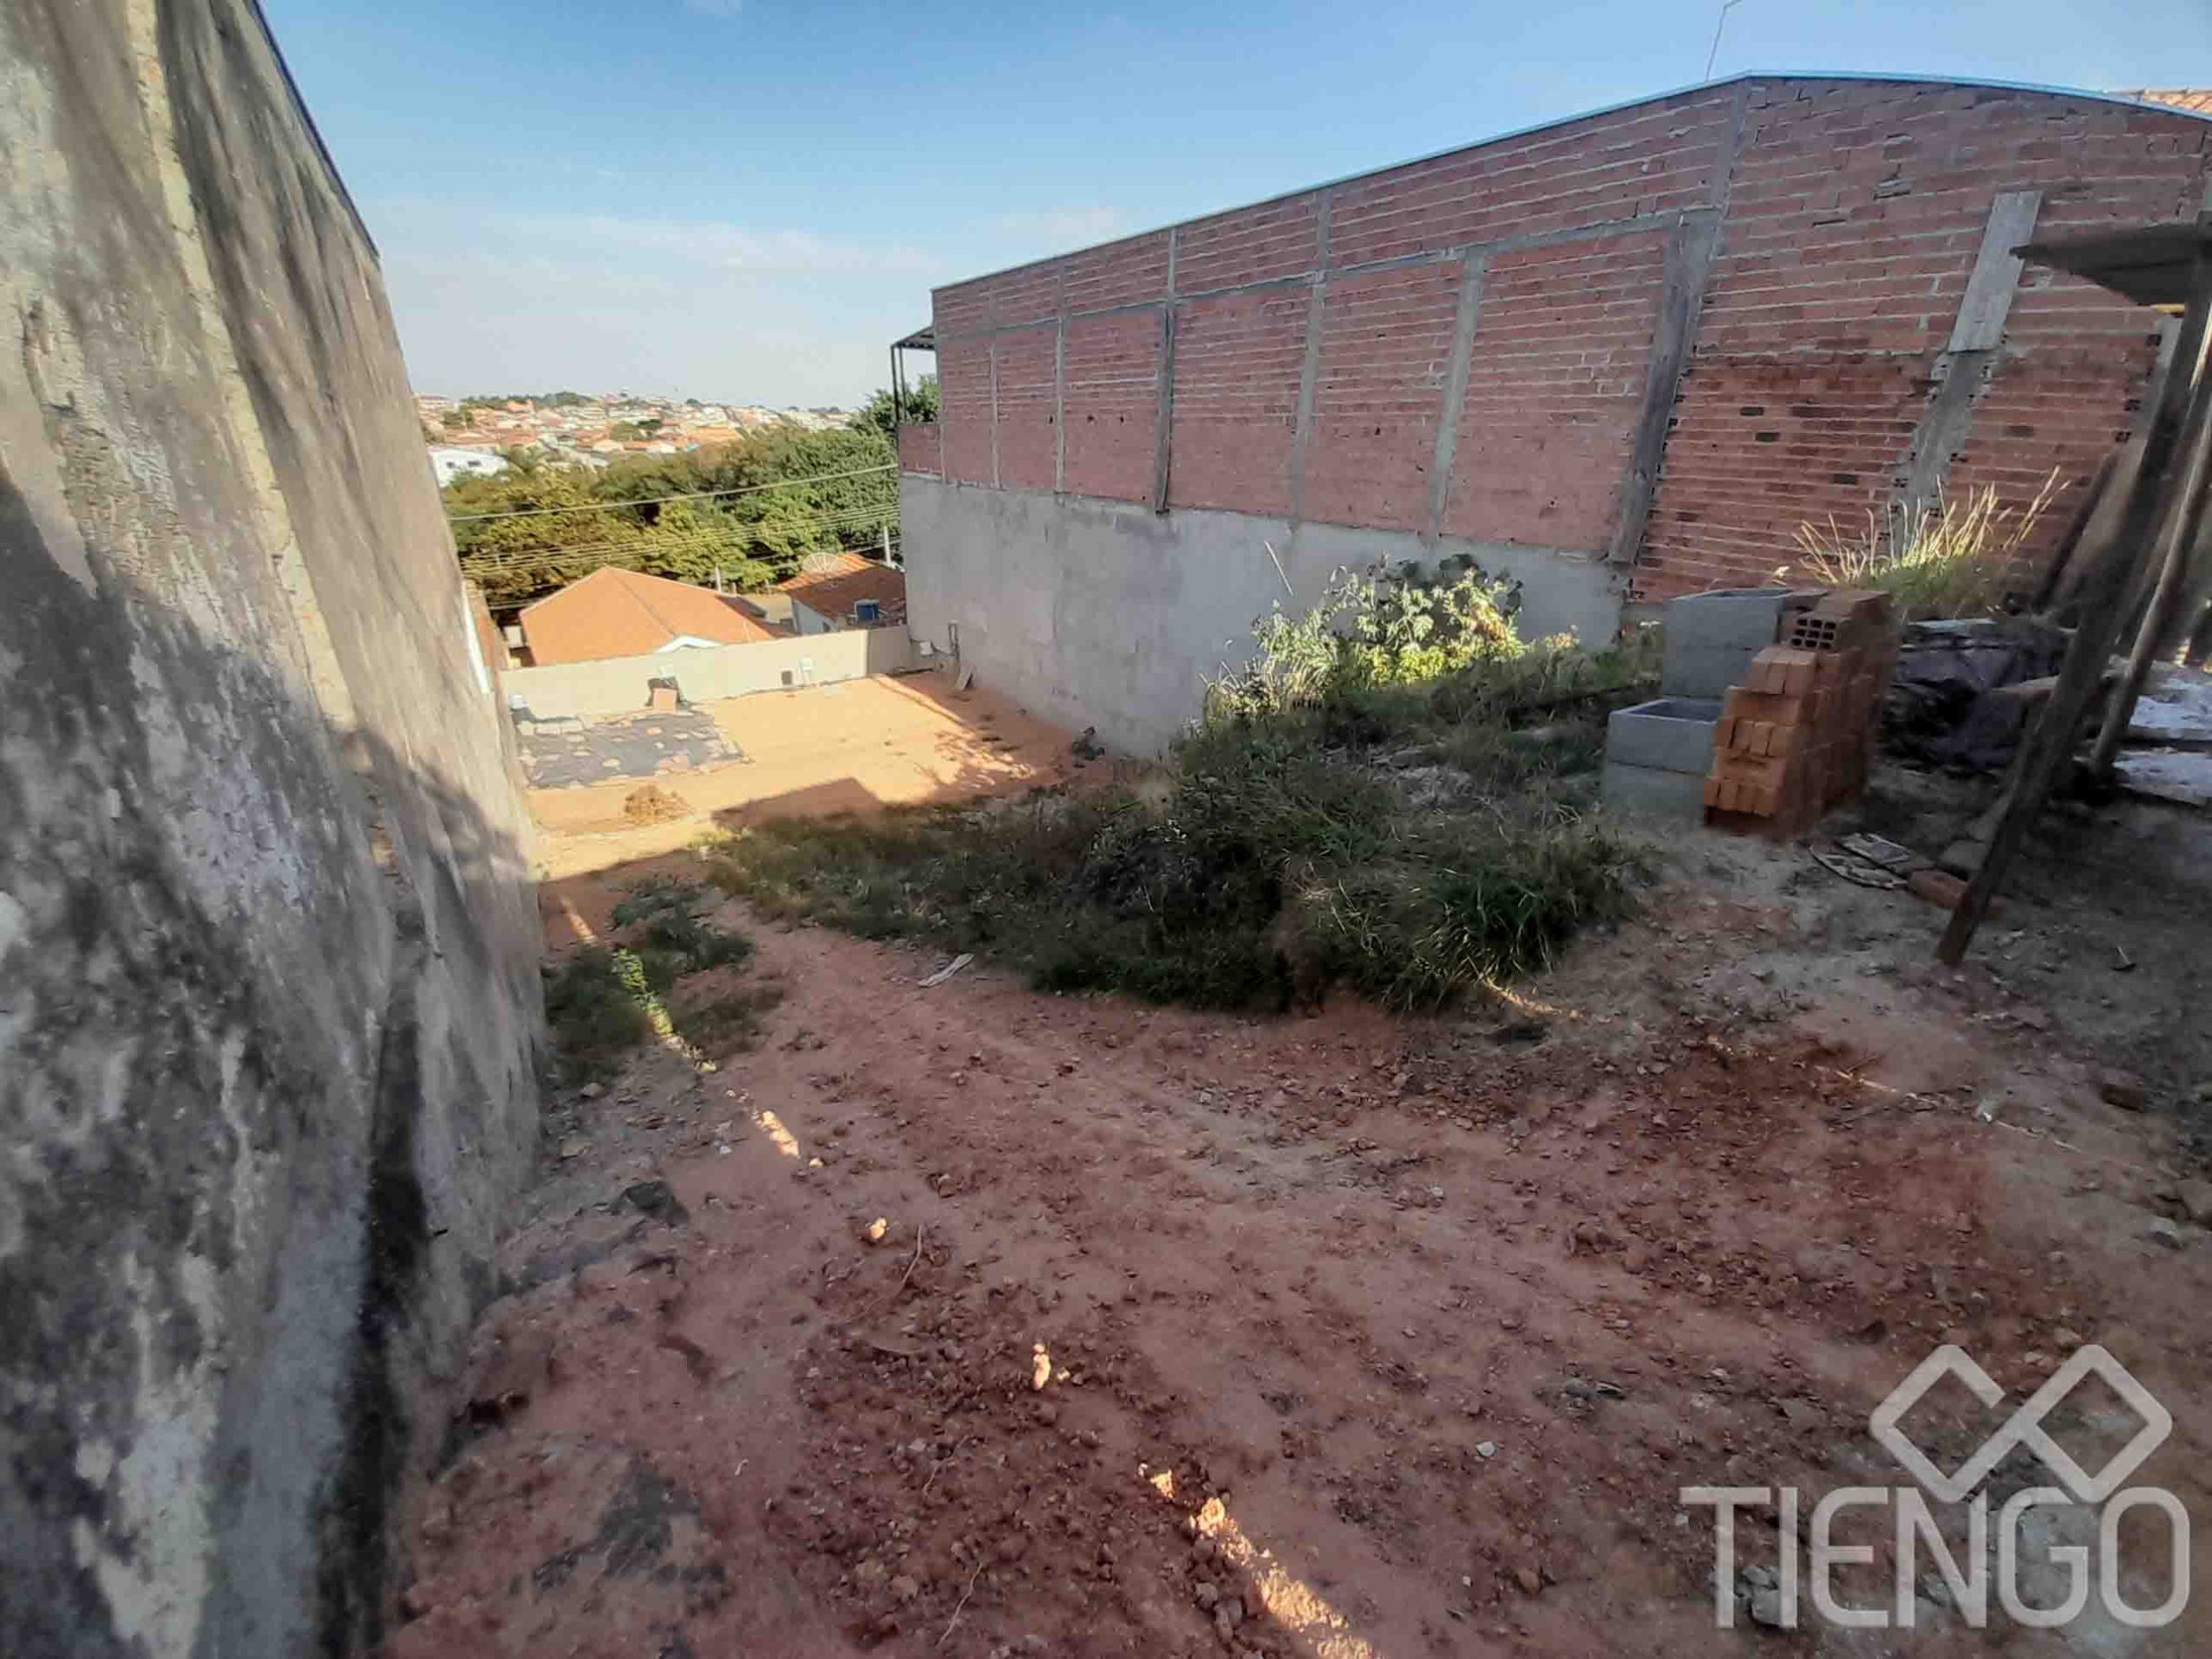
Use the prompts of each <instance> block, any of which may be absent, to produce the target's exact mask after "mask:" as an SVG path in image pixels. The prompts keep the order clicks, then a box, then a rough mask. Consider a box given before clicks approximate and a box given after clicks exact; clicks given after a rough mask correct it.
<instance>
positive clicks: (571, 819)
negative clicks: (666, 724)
mask: <svg viewBox="0 0 2212 1659" xmlns="http://www.w3.org/2000/svg"><path fill="white" fill-rule="evenodd" d="M701 706H702V708H703V709H705V710H706V711H707V712H708V713H709V714H711V715H713V716H714V718H715V724H716V725H718V726H719V727H721V730H722V732H723V734H725V735H726V736H727V737H728V738H729V739H730V741H732V742H734V743H735V744H736V745H737V747H739V748H740V749H741V751H742V752H743V753H744V755H745V757H746V758H745V759H744V760H742V761H741V762H738V763H736V764H734V765H728V766H709V767H703V768H701V769H699V770H696V771H687V772H670V773H667V774H664V775H663V776H661V777H658V778H656V779H653V780H652V781H653V782H654V783H655V784H657V785H659V786H660V787H661V788H663V789H667V790H672V791H675V792H676V794H677V796H679V797H680V798H682V800H683V803H684V804H685V806H686V808H687V809H688V810H687V811H686V812H685V814H684V815H683V817H677V818H673V819H670V820H668V821H665V822H663V823H652V824H644V825H639V824H633V823H630V822H629V820H628V819H627V818H626V817H625V816H624V813H623V803H624V802H625V801H626V799H628V798H629V797H630V795H631V793H632V791H635V790H636V789H637V788H638V787H639V780H638V779H625V780H623V781H620V782H617V783H611V784H600V785H591V786H589V787H586V788H577V789H541V790H533V791H531V795H530V810H531V814H532V816H533V817H536V818H537V822H538V823H539V824H540V825H541V826H543V828H544V829H545V830H546V831H547V832H548V833H547V835H546V837H545V844H544V846H543V849H542V855H543V862H544V865H545V868H546V869H547V871H548V873H549V874H552V875H555V876H560V875H565V874H574V873H575V872H577V871H580V870H587V869H597V868H606V867H607V865H609V864H613V863H617V862H620V861H624V860H628V859H637V858H645V857H650V856H652V855H654V854H657V853H664V852H667V851H669V850H671V849H674V848H678V847H682V846H684V845H686V844H687V843H689V842H691V841H693V840H695V839H696V838H697V836H699V835H700V833H701V832H702V830H706V829H712V828H713V827H714V826H715V824H718V823H719V824H723V825H730V824H736V823H750V822H753V821H755V820H757V819H760V818H764V817H823V816H825V815H827V814H829V813H833V812H853V811H866V810H868V809H869V808H871V807H874V806H882V805H893V804H897V805H912V804H918V803H920V802H925V801H952V800H961V799H965V798H969V797H971V796H976V795H981V794H987V793H991V792H995V791H1002V790H1006V789H1010V788H1018V787H1023V786H1027V785H1042V784H1047V783H1051V782H1053V781H1054V780H1056V779H1058V778H1059V777H1061V776H1062V775H1063V774H1064V773H1065V771H1066V770H1067V768H1068V766H1069V754H1068V734H1067V733H1065V732H1064V731H1061V730H1060V729H1059V728H1058V727H1056V726H1052V725H1048V724H1046V722H1045V721H1039V720H1034V719H1032V718H1031V717H1030V716H1029V715H1027V714H1025V713H1024V712H1023V711H1022V710H1021V709H1020V708H1018V707H1016V706H1015V705H1014V703H1012V702H1008V701H1007V699H1005V698H1004V697H1001V696H996V695H995V694H993V693H992V692H990V691H988V690H983V689H982V687H979V686H976V687H970V688H969V690H965V691H957V690H954V689H953V688H952V686H951V684H950V682H949V680H948V678H947V677H946V676H945V675H944V673H942V672H930V673H924V674H903V675H898V676H890V675H884V676H877V677H871V678H868V679H861V680H846V681H842V682H840V683H837V684H835V685H816V686H808V687H805V688H804V689H802V690H793V691H764V692H760V693H757V694H755V695H754V696H749V697H730V698H726V699H724V700H723V701H721V702H709V703H705V704H702V705H701Z"/></svg>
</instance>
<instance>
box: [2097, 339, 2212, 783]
mask: <svg viewBox="0 0 2212 1659" xmlns="http://www.w3.org/2000/svg"><path fill="white" fill-rule="evenodd" d="M2181 454H2182V479H2181V488H2180V490H2179V492H2178V493H2177V494H2176V496H2175V497H2174V499H2173V504H2172V507H2171V511H2170V512H2169V514H2168V516H2167V518H2166V521H2165V524H2164V527H2163V531H2162V533H2161V535H2160V537H2159V547H2158V587H2157V588H2155V589H2154V590H2153V591H2152V595H2151V603H2150V606H2149V607H2148V609H2147V610H2145V613H2144V616H2143V626H2141V628H2139V630H2138V631H2137V632H2136V635H2135V649H2134V650H2133V651H2132V652H2129V653H2128V656H2127V671H2126V673H2125V674H2123V675H2122V676H2121V677H2120V688H2119V690H2117V691H2116V692H2115V693H2114V694H2113V699H2112V702H2110V704H2109V705H2107V708H2106V709H2105V721H2104V725H2103V727H2102V728H2101V729H2100V730H2099V731H2098V733H2097V741H2096V743H2095V745H2094V747H2092V748H2091V749H2090V751H2089V775H2090V776H2091V777H2093V778H2097V779H2107V778H2109V777H2111V776H2112V766H2113V756H2114V755H2116V754H2117V753H2119V752H2120V741H2121V740H2122V739H2123V738H2125V737H2126V735H2127V727H2128V722H2129V721H2132V720H2133V719H2134V717H2135V704H2136V701H2137V700H2138V699H2139V698H2140V697H2141V696H2142V695H2143V683H2144V681H2145V680H2146V679H2148V678H2149V677H2150V674H2151V664H2152V660H2153V659H2154V658H2155V657H2156V655H2157V652H2158V640H2159V638H2160V636H2161V635H2163V634H2164V632H2165V631H2166V625H2167V624H2168V622H2169V621H2171V620H2172V618H2173V617H2174V615H2175V613H2177V612H2178V611H2179V610H2180V608H2181V598H2182V593H2183V589H2184V588H2185V587H2186V585H2187V577H2188V575H2189V556H2190V553H2191V552H2192V551H2193V550H2195V549H2196V537H2197V533H2198V531H2200V530H2201V529H2202V526H2203V521H2204V496H2205V486H2206V482H2207V475H2208V470H2212V375H2202V376H2200V377H2199V378H2198V383H2197V387H2196V397H2193V398H2191V399H2190V409H2189V425H2188V427H2187V428H2186V429H2184V430H2183V434H2182V439H2181Z"/></svg>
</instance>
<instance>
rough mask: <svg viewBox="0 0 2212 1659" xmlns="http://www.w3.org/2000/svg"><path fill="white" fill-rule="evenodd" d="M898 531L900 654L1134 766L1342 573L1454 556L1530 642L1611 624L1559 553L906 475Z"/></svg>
mask: <svg viewBox="0 0 2212 1659" xmlns="http://www.w3.org/2000/svg"><path fill="white" fill-rule="evenodd" d="M899 526H900V534H901V535H902V537H904V538H905V541H906V546H907V547H908V548H909V549H910V550H911V551H910V553H909V555H908V557H907V560H906V595H907V616H908V623H907V626H908V627H909V629H910V630H911V631H912V633H913V635H914V637H915V638H916V639H925V640H927V641H929V642H930V643H931V645H934V646H936V647H937V649H938V650H939V651H941V652H950V650H952V648H953V646H954V644H955V642H956V640H957V645H958V649H959V655H960V660H961V663H962V664H963V666H964V665H972V666H973V667H974V668H975V670H976V675H977V677H978V678H979V679H980V680H981V681H982V683H984V684H986V685H988V686H990V687H991V688H992V689H993V690H1002V691H1005V692H1007V693H1008V694H1009V695H1011V696H1014V697H1016V698H1017V699H1019V700H1020V702H1021V703H1022V704H1023V706H1024V707H1026V708H1027V709H1029V710H1030V711H1031V712H1032V713H1033V714H1038V715H1043V716H1045V717H1046V719H1049V720H1052V721H1058V722H1059V723H1060V724H1062V725H1065V726H1068V727H1071V728H1075V729H1080V728H1084V727H1085V726H1095V727H1096V728H1097V730H1098V734H1099V735H1100V736H1101V737H1102V738H1103V739H1104V740H1105V741H1107V742H1108V743H1109V744H1112V745H1113V746H1115V747H1118V748H1122V749H1128V750H1133V751H1138V752H1153V751H1156V750H1159V749H1160V748H1162V747H1165V746H1166V743H1167V741H1168V740H1169V739H1171V738H1172V737H1173V736H1174V734H1175V733H1176V731H1177V729H1178V728H1179V727H1180V726H1181V725H1182V724H1183V723H1184V722H1185V721H1187V720H1189V719H1190V717H1191V716H1192V715H1194V714H1196V713H1197V712H1198V707H1199V702H1200V700H1201V698H1202V697H1203V696H1204V694H1205V685H1206V682H1207V680H1208V679H1209V678H1211V677H1216V676H1217V675H1219V674H1220V672H1221V671H1222V670H1223V668H1224V665H1225V664H1239V663H1242V662H1243V661H1244V660H1245V659H1246V658H1248V657H1249V655H1250V654H1251V646H1252V625H1253V623H1254V622H1255V621H1256V620H1258V619H1259V618H1261V617H1262V616H1264V615H1266V614H1267V613H1268V611H1269V610H1270V609H1271V608H1272V607H1274V605H1276V604H1277V603H1281V605H1282V606H1283V607H1284V608H1285V609H1286V610H1293V611H1295V610H1299V609H1301V608H1303V607H1306V606H1309V605H1311V604H1313V602H1314V601H1316V600H1318V599H1319V597H1320V596H1321V593H1322V590H1323V589H1324V588H1325V587H1326V586H1327V585H1328V582H1329V579H1330V576H1331V575H1332V573H1333V572H1334V571H1336V570H1337V569H1339V568H1342V567H1344V566H1347V565H1350V566H1359V565H1367V564H1372V563H1374V562H1375V561H1376V559H1378V558H1384V559H1388V560H1389V561H1391V562H1393V563H1401V562H1403V561H1406V560H1418V561H1423V562H1428V563H1433V562H1434V561H1436V560H1439V559H1441V558H1445V557H1447V556H1451V555H1452V554H1456V553H1463V554H1467V555H1469V556H1472V557H1473V558H1474V559H1475V560H1476V562H1477V563H1479V564H1480V565H1481V566H1482V567H1483V568H1484V569H1486V570H1488V571H1490V572H1491V573H1492V574H1494V575H1501V576H1511V577H1517V578H1519V579H1520V580H1521V581H1522V583H1523V588H1522V615H1521V626H1522V632H1524V633H1526V634H1528V635H1529V636H1530V637H1540V636H1543V635H1548V634H1553V633H1562V632H1574V633H1579V634H1580V635H1582V636H1583V637H1584V638H1599V639H1602V638H1605V637H1607V636H1608V635H1610V634H1611V632H1612V630H1613V628H1614V626H1616V624H1617V622H1618V618H1619V613H1620V600H1619V597H1618V592H1617V591H1616V589H1617V584H1616V583H1615V582H1614V581H1613V579H1612V576H1611V572H1610V571H1609V570H1608V569H1607V568H1606V566H1605V562H1604V561H1603V560H1602V559H1593V558H1589V557H1578V556H1575V555H1573V554H1572V553H1570V552H1567V551H1565V550H1559V549H1548V548H1529V547H1513V546H1505V545H1496V544H1487V543H1475V542H1467V541H1463V540H1460V539H1459V538H1456V537H1444V538H1441V539H1440V540H1438V541H1436V542H1433V543H1429V542H1424V541H1423V540H1421V538H1420V537H1415V536H1414V535H1413V534H1411V533H1410V532H1408V531H1378V530H1358V529H1354V528H1351V527H1349V526H1346V525H1343V524H1313V523H1307V524H1297V525H1293V524H1290V523H1289V522H1288V521H1287V520H1285V519H1282V518H1260V517H1257V516H1255V515H1254V514H1250V513H1242V512H1208V511H1205V510H1204V509H1195V508H1194V509H1185V510H1182V511H1179V512H1171V513H1166V514H1160V513H1155V512H1153V511H1152V510H1151V509H1150V508H1148V507H1141V506H1132V505H1127V504H1124V503H1122V502H1116V501H1099V500H1090V499H1083V498H1080V497H1056V496H1053V495H1051V494H1049V493H1042V492H1039V491H1033V490H991V489H979V488H977V487H976V486H973V485H968V484H958V483H948V482H946V481H945V480H942V479H935V478H926V477H923V476H921V475H920V474H912V473H909V474H905V475H903V476H902V477H901V478H900V480H899ZM1270 546H1272V547H1273V549H1274V555H1273V556H1270V555H1269V552H1268V549H1269V547H1270ZM1278 561H1280V563H1281V569H1280V570H1278V569H1277V562H1278ZM1286 578H1287V585H1286ZM740 649H746V650H751V649H755V647H751V646H746V647H740Z"/></svg>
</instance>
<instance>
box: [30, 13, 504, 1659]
mask: <svg viewBox="0 0 2212 1659" xmlns="http://www.w3.org/2000/svg"><path fill="white" fill-rule="evenodd" d="M0 66H4V67H0V316H4V317H5V318H6V319H7V320H8V325H9V329H10V335H9V339H8V342H7V347H6V349H5V350H4V351H0V589H4V591H5V592H6V594H7V595H8V599H7V602H6V604H4V605H0V826H4V832H3V833H0V1122H5V1123H6V1124H7V1126H8V1135H7V1138H6V1142H5V1145H4V1146H0V1307H4V1308H5V1309H6V1310H7V1316H6V1318H5V1319H4V1320H3V1321H0V1651H4V1652H6V1653H8V1654H9V1655H10V1656H11V1659H16V1656H22V1659H30V1656H44V1655H59V1654H68V1655H73V1656H99V1655H107V1654H118V1655H120V1654H125V1653H128V1654H133V1655H178V1656H182V1655H187V1654H194V1653H199V1654H216V1653H220V1654H224V1655H264V1654H265V1655H272V1656H273V1655H288V1656H289V1655H297V1654H302V1653H308V1652H317V1651H320V1652H327V1653H343V1652H348V1651H354V1650H359V1649H364V1648H365V1647H367V1646H369V1645H371V1644H372V1643H374V1641H375V1639H376V1637H377V1635H378V1618H379V1615H380V1612H381V1610H382V1607H383V1605H384V1603H385V1596H386V1592H387V1587H388V1586H386V1583H385V1560H386V1557H385V1544H386V1541H387V1530H388V1527H387V1517H388V1514H389V1505H390V1503H391V1501H392V1497H393V1494H394V1491H395V1489H396V1488H397V1485H398V1484H400V1483H401V1482H402V1481H403V1479H404V1477H405V1474H406V1472H407V1471H409V1470H410V1468H412V1467H414V1466H416V1465H417V1464H418V1462H419V1460H420V1459H422V1457H423V1454H424V1452H425V1450H426V1446H427V1445H428V1443H429V1442H428V1439H427V1436H428V1435H429V1434H431V1433H435V1430H436V1429H437V1427H439V1425H440V1424H441V1423H442V1415H443V1414H442V1409H441V1406H442V1395H441V1389H442V1384H443V1383H445V1382H446V1381H447V1380H448V1378H449V1377H450V1376H451V1375H452V1374H453V1372H454V1368H455V1365H456V1363H457V1360H458V1357H459V1344H460V1340H461V1336H462V1333H463V1332H464V1330H465V1327H466V1323H467V1319H468V1316H469V1315H470V1313H471V1312H472V1311H473V1308H474V1306H475V1305H476V1304H477V1302H478V1301H479V1300H480V1299H481V1298H482V1297H483V1296H484V1295H485V1294H487V1292H488V1289H489V1287H490V1283H491V1268H490V1262H491V1253H492V1246H493V1236H494V1232H495V1230H496V1228H497V1226H498V1224H499V1219H500V1216H501V1211H502V1204H503V1200H504V1198H505V1196H506V1195H507V1194H508V1193H509V1192H511V1190H512V1188H513V1187H514V1186H515V1185H516V1184H517V1183H518V1181H519V1179H521V1178H522V1176H523V1175H524V1173H525V1172H526V1169H527V1167H528V1161H529V1159H530V1156H531V1150H532V1147H533V1146H534V1141H535V1135H536V1128H537V1096H536V1086H535V1067H536V1062H537V1053H538V1050H539V1047H540V1045H541V1027H542V1015H541V1012H540V1007H539V1000H538V988H537V968H536V961H537V937H536V926H535V915H534V906H533V904H532V899H531V885H530V879H529V863H528V856H527V853H528V849H527V844H526V843H527V828H526V823H525V820H524V817H523V816H522V814H521V811H520V808H519V805H518V791H517V790H516V787H515V783H516V773H515V770H514V766H513V759H512V754H511V753H510V752H509V751H508V749H507V748H506V747H505V735H504V727H503V722H502V721H500V720H499V718H498V714H497V709H498V693H497V688H496V683H494V682H493V680H492V679H491V677H489V676H488V675H487V674H484V673H480V671H479V670H478V667H477V665H476V664H474V662H473V661H472V658H471V655H470V652H469V645H468V631H467V630H468V611H467V605H466V602H465V599H464V596H463V594H462V590H461V582H460V578H459V575H458V572H457V569H456V568H455V564H454V558H453V552H452V546H451V543H450V541H449V539H448V535H447V532H446V530H445V526H444V523H443V519H442V514H441V512H440V509H439V504H438V501H437V499H436V496H435V492H434V489H433V486H432V485H431V482H430V478H429V470H428V469H427V468H426V467H424V465H423V454H422V445H421V441H420V439H419V437H418V435H416V428H415V422H414V417H413V413H412V410H411V409H410V406H409V404H408V401H407V386H406V381H405V377H404V371H403V368H402V365H401V361H400V357H399V352H398V348H397V341H396V339H395V336H394V334H393V331H392V327H391V318H390V316H389V315H388V313H387V311H386V308H385V302H384V296H383V291H382V286H381V283H380V280H379V277H378V269H377V262H376V257H375V252H374V250H373V249H372V246H371V245H370V243H369V240H368V238H367V237H366V235H365V232H363V231H362V229H361V227H360V226H359V222H358V221H357V219H355V217H354V215H353V211H352V208H351V206H350V204H349V203H348V202H347V200H346V197H345V194H344V191H343V189H342V187H341V186H340V183H339V181H338V180H337V178H336V176H335V175H334V173H333V171H332V170H331V168H330V166H329V164H328V162H327V159H326V157H325V156H323V154H322V152H321V146H320V144H319V143H318V142H317V140H316V138H315V134H314V132H313V130H312V129H311V128H310V127H309V125H308V123H307V121H306V118H305V117H304V115H303V113H302V111H301V110H300V109H299V107H298V105H297V103H296V99H295V97H294V95H293V92H292V90H291V88H290V86H289V80H288V79H287V78H286V76H285V74H284V73H283V67H282V66H281V64H280V63H279V62H278V60H277V58H276V56H275V54H274V51H273V48H271V47H270V43H269V41H268V40H267V37H266V35H265V33H264V29H263V27H262V24H261V21H260V17H259V15H258V13H257V10H255V9H254V7H253V6H252V5H251V3H250V0H19V3H16V4H13V5H11V6H10V7H8V8H7V9H6V10H4V11H3V12H0Z"/></svg>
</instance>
